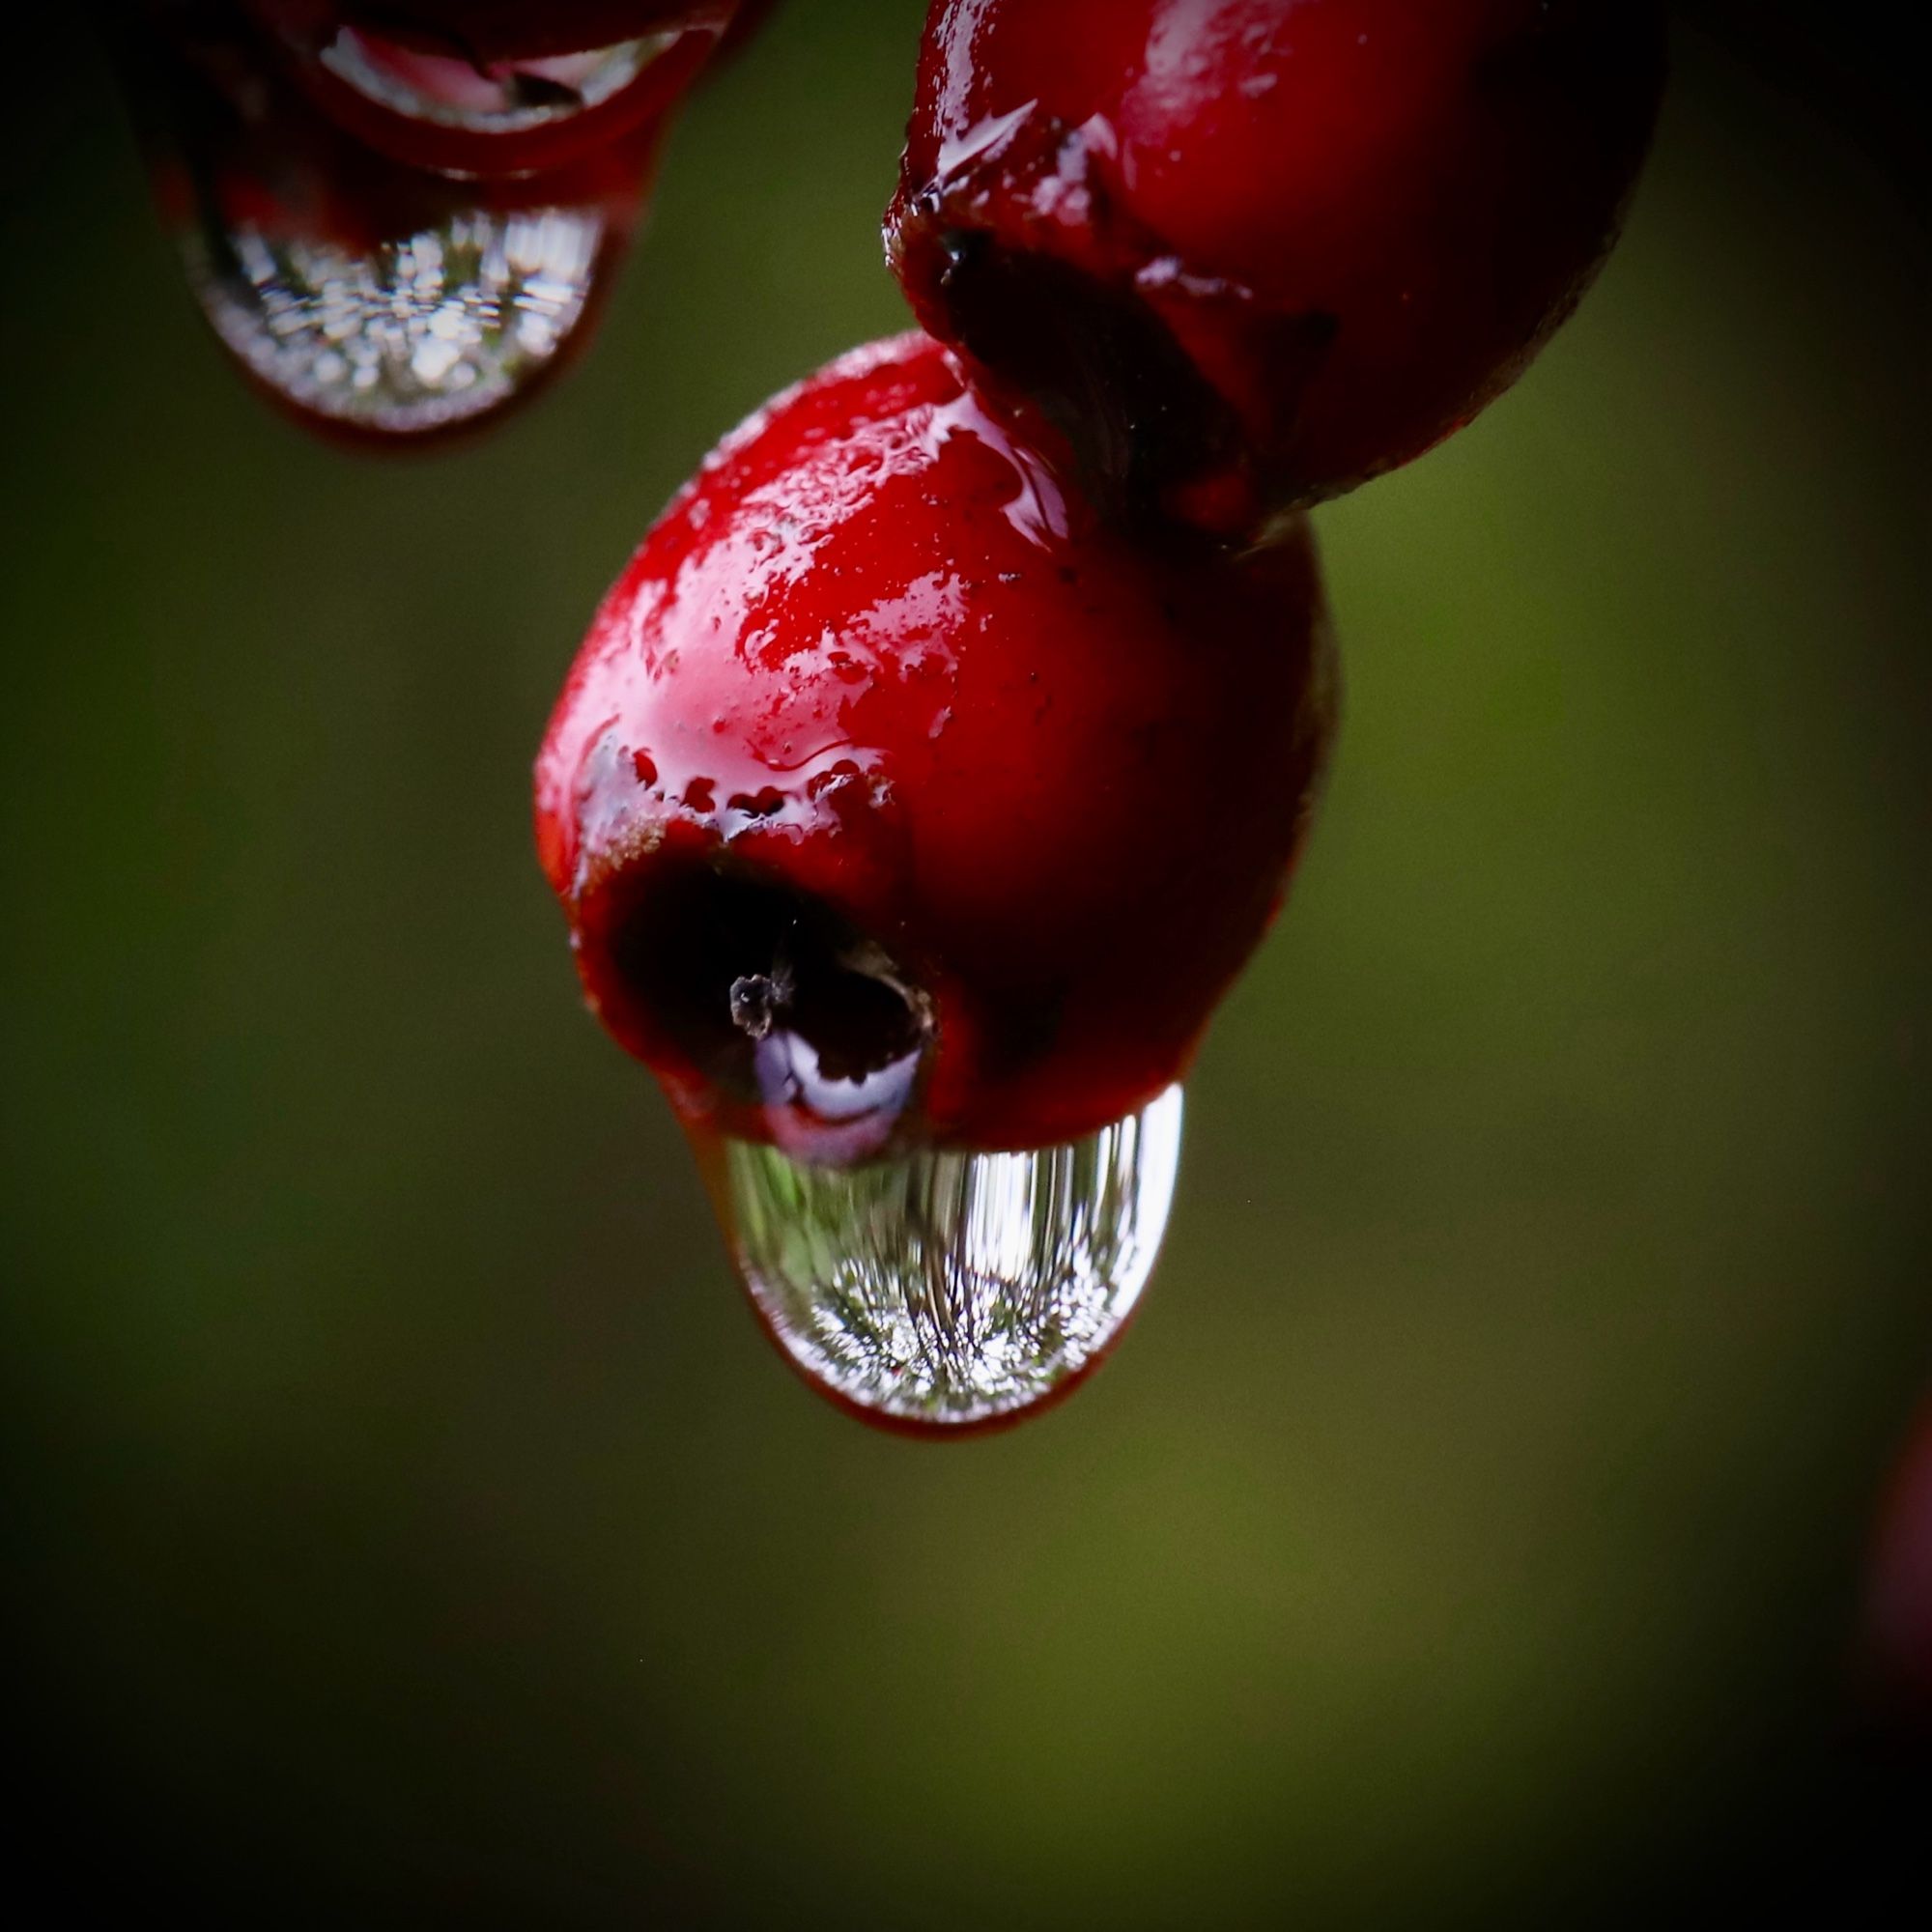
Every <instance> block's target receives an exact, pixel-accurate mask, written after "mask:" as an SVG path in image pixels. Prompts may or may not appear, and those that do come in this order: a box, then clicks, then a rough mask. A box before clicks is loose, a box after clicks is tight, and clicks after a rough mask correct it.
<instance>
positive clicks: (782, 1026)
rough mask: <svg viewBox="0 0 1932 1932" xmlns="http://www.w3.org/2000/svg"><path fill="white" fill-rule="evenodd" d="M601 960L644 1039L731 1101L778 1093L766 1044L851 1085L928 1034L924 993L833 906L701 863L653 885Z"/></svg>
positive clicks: (902, 1056) (910, 1051)
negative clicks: (801, 1056)
mask: <svg viewBox="0 0 1932 1932" xmlns="http://www.w3.org/2000/svg"><path fill="white" fill-rule="evenodd" d="M610 958H611V968H612V970H613V972H614V974H615V976H616V978H617V980H618V981H619V983H620V986H621V989H622V997H623V998H624V999H625V1000H626V1001H627V1002H629V1003H630V1004H631V1005H632V1007H633V1009H634V1010H635V1011H636V1012H637V1013H638V1014H639V1016H640V1017H641V1019H642V1021H643V1029H642V1030H643V1031H645V1032H647V1033H648V1034H649V1035H651V1036H653V1037H657V1038H658V1039H660V1040H662V1041H663V1042H664V1044H665V1045H666V1046H668V1048H670V1049H671V1050H672V1051H674V1052H676V1053H677V1054H679V1055H680V1056H682V1057H683V1058H684V1059H686V1060H687V1061H689V1062H690V1063H691V1065H693V1066H694V1067H696V1069H697V1071H698V1072H700V1073H701V1074H703V1075H704V1076H705V1078H706V1079H708V1080H710V1081H711V1082H712V1083H713V1084H714V1085H715V1086H717V1087H718V1088H719V1089H720V1090H721V1092H722V1093H724V1094H725V1096H726V1097H727V1098H729V1099H732V1100H735V1101H737V1102H739V1103H741V1104H746V1105H750V1104H755V1103H757V1102H758V1101H760V1100H761V1099H771V1098H774V1097H775V1096H774V1095H773V1094H772V1093H771V1092H770V1083H769V1080H767V1081H764V1082H761V1080H760V1077H759V1049H760V1048H761V1046H763V1045H764V1044H765V1043H766V1042H768V1041H772V1040H782V1039H787V1038H788V1039H791V1040H799V1041H803V1042H804V1043H805V1044H806V1045H807V1046H808V1047H809V1048H810V1053H811V1056H812V1058H813V1061H814V1062H815V1073H816V1076H817V1078H818V1079H819V1080H820V1081H822V1082H826V1083H832V1084H836V1085H846V1084H849V1085H850V1086H851V1087H853V1088H854V1089H861V1088H863V1087H864V1086H865V1085H866V1083H867V1082H868V1081H870V1080H872V1079H873V1078H874V1077H875V1076H876V1075H879V1074H881V1073H883V1072H885V1071H886V1070H887V1069H888V1068H892V1067H895V1066H897V1065H900V1064H901V1063H903V1062H905V1061H906V1060H908V1058H909V1057H911V1056H913V1055H915V1054H916V1053H917V1052H918V1050H919V1049H920V1047H921V1046H922V1045H923V1043H924V1041H925V1038H926V1037H927V1034H928V1032H929V1030H930V1028H929V1021H928V1017H927V1003H926V1001H925V1000H924V998H923V995H921V994H920V993H919V992H918V991H917V990H916V989H915V988H914V987H912V986H911V985H910V984H909V983H908V982H907V980H905V979H904V978H903V976H902V975H901V974H900V972H899V971H898V969H897V967H896V966H895V964H894V962H893V961H892V960H891V959H890V958H889V957H888V956H887V954H886V953H885V952H884V951H883V950H882V949H881V948H879V947H878V946H877V945H875V944H874V943H873V942H872V941H870V940H868V939H867V937H866V936H865V935H864V934H863V933H861V932H860V931H859V930H858V929H857V928H856V927H854V926H853V925H852V924H851V923H849V922H848V921H846V920H844V919H842V918H840V917H839V915H838V913H836V912H835V911H833V910H832V908H831V907H829V906H827V905H825V904H824V903H823V902H822V901H820V900H818V899H815V898H811V897H810V896H808V895H804V894H800V893H795V892H792V891H790V890H789V889H788V888H786V887H783V886H781V885H778V884H776V883H774V882H773V881H771V880H768V879H761V878H757V877H754V876H746V875H742V874H734V873H729V872H724V871H718V870H714V869H712V868H711V867H707V866H703V865H692V866H689V867H683V868H681V869H680V870H678V871H676V872H675V873H673V874H671V875H669V876H660V877H657V878H655V879H654V880H653V881H652V886H651V890H650V891H649V893H648V894H646V895H644V896H643V897H642V898H641V899H640V900H639V903H638V905H637V906H636V907H635V908H634V909H633V910H632V911H631V912H630V913H629V914H628V916H626V917H625V918H624V919H623V920H622V921H621V922H620V923H619V924H618V926H617V928H616V930H615V931H614V933H613V935H612V939H611V954H610Z"/></svg>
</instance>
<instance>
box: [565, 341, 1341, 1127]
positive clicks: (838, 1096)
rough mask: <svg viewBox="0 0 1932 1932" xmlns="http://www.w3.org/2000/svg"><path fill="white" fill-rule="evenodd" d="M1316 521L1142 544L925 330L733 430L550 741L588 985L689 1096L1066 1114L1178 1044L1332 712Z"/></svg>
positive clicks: (812, 1111) (606, 1016)
mask: <svg viewBox="0 0 1932 1932" xmlns="http://www.w3.org/2000/svg"><path fill="white" fill-rule="evenodd" d="M1332 697H1333V687H1332V673H1331V665H1330V658H1329V646H1328V639H1327V631H1326V623H1325V617H1324V613H1323V610H1322V605H1321V590H1320V585H1319V581H1318V576H1317V569H1316V562H1315V555H1314V551H1313V547H1312V543H1311V541H1310V538H1309V535H1308V532H1307V529H1306V527H1305V526H1304V525H1302V524H1300V523H1298V522H1297V523H1295V524H1293V526H1291V527H1290V528H1289V529H1288V530H1287V531H1286V532H1285V534H1284V539H1283V541H1282V543H1281V544H1280V545H1279V546H1278V547H1276V548H1273V549H1271V550H1268V551H1266V552H1264V553H1261V554H1255V555H1251V556H1247V557H1244V558H1235V557H1232V556H1229V555H1225V554H1220V553H1217V552H1209V551H1207V550H1205V549H1204V548H1203V547H1201V546H1199V545H1198V544H1194V545H1190V546H1187V547H1183V548H1180V549H1178V550H1165V551H1164V550H1158V549H1153V548H1150V547H1148V546H1146V545H1136V544H1135V543H1133V542H1131V541H1130V540H1128V539H1127V538H1126V537H1124V536H1123V535H1122V534H1120V533H1119V532H1118V531H1117V530H1116V529H1115V528H1114V527H1113V526H1110V525H1107V524H1105V523H1103V522H1102V521H1101V520H1100V519H1098V518H1097V517H1096V515H1095V513H1094V511H1093V509H1092V508H1091V507H1090V506H1089V505H1088V504H1087V503H1086V502H1085V500H1084V499H1083V498H1081V497H1078V496H1076V495H1073V494H1069V493H1066V492H1065V491H1063V490H1062V488H1061V487H1060V486H1059V485H1058V484H1057V483H1056V482H1055V481H1054V479H1053V478H1052V477H1051V476H1050V475H1049V474H1048V473H1047V472H1045V471H1044V470H1043V469H1041V467H1040V466H1039V465H1038V463H1037V461H1036V460H1035V459H1034V458H1033V457H1032V456H1030V455H1029V454H1028V453H1027V451H1026V450H1025V449H1024V448H1022V447H1020V446H1019V445H1017V444H1016V443H1015V442H1013V441H1012V440H1010V439H1009V434H1008V432H1007V431H1006V430H1005V429H1003V428H1002V427H1001V426H1000V425H999V424H998V423H996V422H995V421H993V420H991V419H989V418H988V416H987V415H986V414H985V413H984V412H983V411H982V410H981V409H980V406H979V404H978V403H977V402H976V400H975V399H974V397H973V395H972V394H971V392H970V391H969V390H968V389H967V388H966V387H965V385H964V384H963V383H962V380H961V377H960V374H959V372H958V368H957V366H956V364H955V363H954V362H953V360H952V357H951V356H950V355H948V354H947V353H946V352H945V351H943V350H942V349H941V348H940V347H939V346H938V345H936V344H935V343H933V342H932V341H930V340H929V339H927V338H924V337H922V336H908V337H904V338H901V339H899V340H897V341H894V342H889V343H885V344H881V345H878V346H876V347H873V348H870V349H866V350H862V351H859V352H857V353H855V354H853V355H848V356H846V357H844V358H843V359H842V360H840V361H838V362H835V363H834V364H832V365H831V366H830V367H829V368H828V369H826V370H824V371H823V372H821V373H820V374H819V375H817V376H815V377H813V378H812V379H811V380H810V382H808V383H806V384H803V385H802V386H800V387H799V388H797V389H795V390H792V391H791V392H789V393H788V394H786V395H784V396H781V397H780V398H779V399H778V400H777V401H776V402H774V403H773V404H772V405H771V406H770V407H769V408H768V409H766V410H765V411H764V412H761V413H760V414H758V415H756V416H754V417H753V419H752V420H751V421H750V422H749V423H747V424H746V425H745V426H744V427H743V428H741V429H740V430H738V431H737V432H736V433H735V434H734V435H733V436H731V437H730V438H729V439H727V440H726V441H725V443H724V444H723V445H722V447H721V448H720V449H719V451H718V452H717V453H716V454H715V455H714V456H713V457H712V458H711V459H710V460H709V461H708V462H707V463H706V464H705V466H704V468H703V469H702V470H701V471H700V473H699V474H698V476H697V477H696V480H695V481H694V482H693V483H691V484H690V485H689V486H688V487H687V488H686V489H685V490H684V491H683V493H682V494H680V495H679V496H678V497H677V498H676V499H675V500H674V501H673V502H672V503H671V505H670V507H669V508H668V510H667V511H666V513H665V515H664V517H663V518H662V519H661V521H660V522H659V523H658V525H657V526H656V527H655V528H654V529H653V530H652V531H651V532H650V534H649V535H648V536H647V537H646V538H645V540H644V543H643V546H642V548H641V549H640V550H639V552H638V554H637V555H636V556H635V557H634V558H633V559H632V561H631V563H630V565H629V567H628V568H627V569H626V570H625V572H624V574H623V576H622V577H621V578H620V579H619V580H618V582H617V583H616V585H615V587H614V588H613V589H612V591H611V594H610V596H609V597H608V599H607V600H606V602H605V604H604V606H603V608H602V610H601V611H599V613H598V615H597V618H596V621H595V623H594V624H593V626H592V628H591V631H590V634H589V636H588V638H587V639H586V640H585V642H584V645H583V649H582V654H581V655H580V657H579V659H578V662H577V665H576V668H574V670H573V671H572V673H571V676H570V679H569V682H568V684H567V686H566V688H565V690H564V693H563V696H562V697H561V699H560V701H559V703H558V705H557V708H556V711H555V714H554V717H553V719H552V722H551V725H550V731H549V735H548V738H547V741H546V743H545V745H544V748H543V752H542V755H541V757H540V759H539V762H538V768H537V837H538V843H539V847H540V850H541V855H542V859H543V864H544V867H545V869H546V871H547V872H548V874H549V877H550V880H551V883H552V885H553V886H554V889H555V891H556V893H557V895H558V896H559V898H560V899H561V900H562V902H563V905H564V908H565V911H566V913H567V915H568V917H569V922H570V927H571V935H572V940H573V943H574V945H575V948H576V952H577V959H578V965H579V968H580V971H581V973H582V980H583V983H584V985H585V987H586V989H587V991H588V994H589V997H590V1001H591V1004H592V1006H593V1007H594V1009H596V1010H597V1011H598V1013H599V1014H600V1015H601V1017H602V1018H603V1020H604V1022H605V1024H606V1026H607V1027H609V1029H610V1030H611V1033H612V1034H613V1035H614V1036H615V1037H617V1039H618V1040H619V1041H620V1042H622V1044H623V1045H625V1046H626V1047H628V1048H629V1049H630V1050H631V1051H632V1052H633V1053H635V1054H637V1055H638V1056H639V1058H640V1059H642V1060H643V1061H644V1062H645V1063H646V1064H647V1065H650V1067H651V1068H652V1069H653V1070H654V1071H655V1072H656V1073H657V1074H658V1076H659V1077H660V1079H661V1080H662V1081H663V1083H664V1085H665V1087H666V1088H667V1090H668V1093H669V1094H670V1097H671V1099H672V1101H673V1102H674V1104H675V1105H676V1107H677V1108H678V1110H679V1112H680V1113H681V1115H682V1116H683V1117H684V1119H685V1120H686V1121H687V1122H688V1123H690V1124H692V1125H694V1126H696V1127H700V1128H706V1129H712V1130H717V1131H722V1132H727V1133H729V1134H732V1135H734V1136H737V1137H739V1138H741V1139H744V1140H750V1141H776V1142H777V1143H778V1144H779V1145H780V1146H781V1147H782V1148H784V1149H786V1150H787V1151H791V1152H793V1153H794V1154H796V1155H798V1156H800V1157H802V1158H806V1159H812V1160H826V1161H849V1160H855V1159H860V1158H863V1157H865V1156H867V1155H868V1154H870V1153H873V1152H876V1151H879V1150H880V1149H881V1148H882V1147H883V1146H885V1145H887V1144H889V1143H895V1144H905V1143H907V1142H913V1143H918V1142H923V1143H926V1144H930V1145H939V1146H947V1147H954V1148H969V1149H991V1148H1033V1147H1039V1146H1043V1145H1046V1144H1048V1143H1056V1142H1065V1141H1069V1140H1071V1139H1073V1138H1074V1137H1076V1136H1079V1135H1081V1134H1085V1133H1088V1132H1091V1131H1094V1130H1095V1129H1097V1128H1100V1127H1102V1126H1105V1125H1107V1124H1109V1123H1112V1122H1118V1121H1120V1120H1121V1119H1122V1118H1123V1117H1125V1116H1127V1115H1129V1114H1131V1113H1132V1112H1133V1111H1134V1110H1135V1109H1137V1108H1139V1107H1141V1106H1144V1105H1145V1104H1146V1103H1147V1102H1148V1101H1149V1100H1150V1099H1151V1098H1152V1097H1153V1096H1154V1095H1156V1094H1159V1093H1160V1092H1161V1091H1162V1090H1163V1089H1164V1088H1166V1087H1167V1086H1168V1085H1169V1083H1171V1082H1173V1081H1174V1080H1176V1079H1177V1078H1179V1075H1180V1074H1181V1072H1182V1071H1183V1070H1184V1068H1185V1065H1186V1064H1187V1062H1188V1060H1189V1058H1190V1057H1191V1054H1192V1052H1193V1049H1194V1046H1195V1043H1196V1040H1197V1038H1198V1037H1199V1036H1200V1034H1201V1031H1202V1029H1203V1027H1204V1026H1205V1025H1206V1023H1207V1020H1208V1015H1209V1012H1210V1011H1211V1009H1212V1008H1213V1006H1214V1004H1215V1002H1216V1001H1217V1000H1218V999H1219V998H1220V996H1221V994H1222V993H1223V992H1224V991H1225V989H1226V988H1227V986H1228V984H1229V982H1230V980H1232V979H1233V978H1234V976H1235V975H1236V972H1237V971H1238V970H1239V968H1240V966H1241V964H1242V962H1243V961H1244V960H1245V958H1246V957H1247V955H1248V953H1249V952H1250V951H1251V949H1252V948H1253V947H1254V945H1255V944H1256V942H1257V941H1258V940H1259V939H1260V937H1261V935H1262V933H1263V931H1264V928H1265V926H1266V925H1267V923H1268V921H1269V919H1270V917H1271V916H1272V914H1273V912H1274V910H1275V908H1276V906H1277V905H1278V903H1279V902H1280V899H1281V896H1282V894H1283V892H1284V889H1285V886H1286V882H1287V879H1288V875H1289V872H1290V869H1291V867H1292V866H1293V862H1294V859H1295V856H1296V853H1297V851H1298V849H1299V847H1300V843H1301V839H1302V836H1303V833H1304V831H1305V829H1306V827H1307V824H1308V821H1309V815H1310V810H1311V805H1312V801H1313V798H1314V795H1315V790H1316V785H1317V781H1318V778H1319V774H1320V770H1321V762H1322V756H1323V753H1324V750H1325V747H1326V744H1327V740H1328V735H1329V731H1330V727H1331V723H1332Z"/></svg>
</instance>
